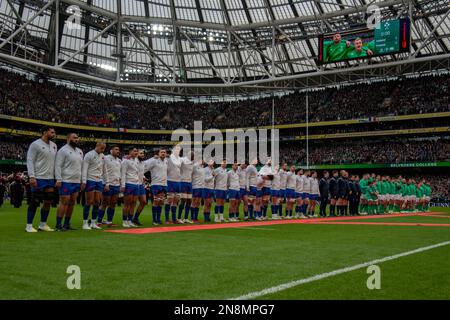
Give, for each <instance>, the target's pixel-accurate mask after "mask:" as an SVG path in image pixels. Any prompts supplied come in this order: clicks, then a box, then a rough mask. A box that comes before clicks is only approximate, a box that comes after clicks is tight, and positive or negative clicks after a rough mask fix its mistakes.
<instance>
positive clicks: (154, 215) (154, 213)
mask: <svg viewBox="0 0 450 320" xmlns="http://www.w3.org/2000/svg"><path fill="white" fill-rule="evenodd" d="M156 210H157V209H156V206H152V222H153V223H155V222H156V221H157V220H158V218H157V217H156Z"/></svg>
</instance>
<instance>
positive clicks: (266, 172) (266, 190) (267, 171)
mask: <svg viewBox="0 0 450 320" xmlns="http://www.w3.org/2000/svg"><path fill="white" fill-rule="evenodd" d="M259 175H260V176H262V177H263V178H264V186H263V188H262V208H261V209H262V220H267V208H268V206H269V201H270V188H271V186H272V178H273V172H272V160H271V159H270V158H268V159H267V161H266V164H265V165H264V166H263V167H262V168H261V169H260V170H259ZM268 177H272V178H270V179H266V178H268Z"/></svg>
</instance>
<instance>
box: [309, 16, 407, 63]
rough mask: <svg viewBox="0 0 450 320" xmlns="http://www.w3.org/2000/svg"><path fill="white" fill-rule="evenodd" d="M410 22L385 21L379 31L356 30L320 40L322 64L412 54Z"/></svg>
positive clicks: (328, 35) (329, 35)
mask: <svg viewBox="0 0 450 320" xmlns="http://www.w3.org/2000/svg"><path fill="white" fill-rule="evenodd" d="M409 45H410V22H409V19H407V18H406V19H398V20H383V21H381V22H380V25H379V27H378V28H375V29H369V28H365V29H353V30H348V31H344V32H334V33H329V34H324V35H320V36H319V57H318V60H319V63H321V64H323V63H332V62H339V61H346V60H352V59H361V58H363V59H364V58H370V57H373V56H381V55H386V54H396V53H400V52H409Z"/></svg>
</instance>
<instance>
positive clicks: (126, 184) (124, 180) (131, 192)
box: [120, 147, 140, 228]
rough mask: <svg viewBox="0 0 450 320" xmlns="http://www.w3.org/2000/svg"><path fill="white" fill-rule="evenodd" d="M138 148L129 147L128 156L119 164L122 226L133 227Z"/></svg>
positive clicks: (137, 186) (137, 180)
mask: <svg viewBox="0 0 450 320" xmlns="http://www.w3.org/2000/svg"><path fill="white" fill-rule="evenodd" d="M138 153H139V150H138V149H137V148H135V147H130V149H129V150H128V156H127V157H124V159H123V160H122V165H121V177H120V192H121V193H123V202H124V204H123V209H122V226H123V227H124V228H129V227H135V226H136V225H135V224H134V223H133V212H134V208H135V207H136V202H137V199H138V196H139V185H140V180H139V168H138V159H137V156H138Z"/></svg>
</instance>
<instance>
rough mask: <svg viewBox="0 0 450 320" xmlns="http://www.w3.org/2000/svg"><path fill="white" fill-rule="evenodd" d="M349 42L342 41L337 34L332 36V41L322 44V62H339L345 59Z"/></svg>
mask: <svg viewBox="0 0 450 320" xmlns="http://www.w3.org/2000/svg"><path fill="white" fill-rule="evenodd" d="M350 45H351V43H350V41H346V40H342V37H341V35H340V34H339V33H335V34H334V35H333V41H329V40H328V41H324V42H323V48H324V50H323V52H324V57H323V60H324V61H326V62H332V61H340V60H342V59H346V56H347V51H348V50H349V48H350Z"/></svg>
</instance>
